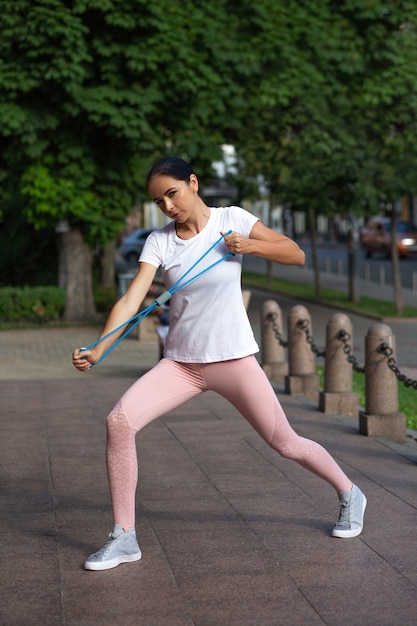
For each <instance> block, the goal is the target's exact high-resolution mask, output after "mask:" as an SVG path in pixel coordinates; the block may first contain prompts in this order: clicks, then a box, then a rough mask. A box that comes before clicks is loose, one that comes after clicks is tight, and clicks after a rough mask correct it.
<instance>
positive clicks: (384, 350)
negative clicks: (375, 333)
mask: <svg viewBox="0 0 417 626" xmlns="http://www.w3.org/2000/svg"><path fill="white" fill-rule="evenodd" d="M378 352H380V353H381V354H384V355H385V356H386V357H387V365H388V367H389V369H390V370H391V371H392V372H394V374H395V376H396V377H397V380H399V381H400V382H402V383H404V385H405V386H406V387H413V389H417V380H412V379H411V378H408V377H407V376H406V375H405V374H401V372H400V370H399V369H398V366H397V362H396V360H395V359H394V357H393V356H392V354H393V353H394V351H393V349H392V348H390V346H389V345H388V344H387V343H385V342H384V343H381V345H380V346H379V348H378Z"/></svg>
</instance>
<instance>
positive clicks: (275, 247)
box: [224, 222, 305, 265]
mask: <svg viewBox="0 0 417 626" xmlns="http://www.w3.org/2000/svg"><path fill="white" fill-rule="evenodd" d="M224 241H225V244H226V246H227V248H228V250H229V251H230V252H233V253H235V254H253V255H254V256H258V257H261V258H262V259H269V260H270V261H274V262H275V263H282V264H283V265H304V261H305V254H304V252H303V250H301V248H300V246H299V245H298V244H297V243H296V242H295V241H293V240H292V239H290V238H289V237H286V236H285V235H282V234H281V233H277V232H275V231H274V230H272V229H271V228H268V227H267V226H265V225H264V224H262V222H256V224H255V225H254V227H253V228H252V230H251V233H250V236H249V237H245V236H243V235H241V234H240V233H237V232H235V231H233V232H232V233H231V234H230V235H225V236H224Z"/></svg>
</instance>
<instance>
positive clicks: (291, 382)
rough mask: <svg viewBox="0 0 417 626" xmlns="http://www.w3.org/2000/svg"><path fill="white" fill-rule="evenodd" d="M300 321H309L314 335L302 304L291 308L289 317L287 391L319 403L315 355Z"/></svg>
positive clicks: (292, 394) (309, 318)
mask: <svg viewBox="0 0 417 626" xmlns="http://www.w3.org/2000/svg"><path fill="white" fill-rule="evenodd" d="M299 320H307V321H308V328H309V331H310V335H313V331H312V325H311V316H310V314H309V312H308V311H307V309H306V308H305V307H304V306H302V305H301V304H297V305H296V306H293V307H292V308H291V311H290V313H289V315H288V369H289V372H288V376H286V377H285V391H286V393H288V394H289V395H291V396H295V395H302V396H306V397H307V398H309V399H310V400H314V401H315V402H317V401H318V396H319V391H320V380H319V377H318V376H317V374H316V373H315V372H316V368H315V360H314V354H313V352H312V350H311V347H310V344H309V343H308V342H307V338H306V334H305V332H304V331H303V330H302V329H301V328H300V327H299V326H298V321H299Z"/></svg>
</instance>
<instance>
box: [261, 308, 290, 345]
mask: <svg viewBox="0 0 417 626" xmlns="http://www.w3.org/2000/svg"><path fill="white" fill-rule="evenodd" d="M266 319H267V320H270V322H271V326H272V330H273V331H274V335H275V339H276V340H277V341H278V343H279V345H280V346H282V347H283V348H286V347H287V346H288V341H285V340H284V339H283V338H282V335H281V332H280V330H279V328H278V324H277V314H276V313H268V315H267V316H266Z"/></svg>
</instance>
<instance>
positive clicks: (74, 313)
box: [58, 228, 96, 322]
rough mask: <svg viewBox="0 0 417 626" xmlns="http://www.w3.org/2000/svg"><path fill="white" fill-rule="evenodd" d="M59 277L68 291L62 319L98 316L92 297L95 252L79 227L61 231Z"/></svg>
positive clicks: (89, 319) (83, 319) (80, 320)
mask: <svg viewBox="0 0 417 626" xmlns="http://www.w3.org/2000/svg"><path fill="white" fill-rule="evenodd" d="M58 238H59V267H60V272H59V276H60V278H59V280H60V284H61V286H62V287H64V288H65V289H66V290H67V297H66V302H65V309H64V315H63V318H64V320H65V321H67V322H86V321H92V320H95V319H96V309H95V306H94V297H93V272H92V265H93V253H92V251H91V249H90V247H89V246H88V245H87V244H86V243H85V241H84V239H83V236H82V233H81V231H80V230H79V229H78V228H72V229H71V230H68V231H67V232H64V233H60V234H59V235H58Z"/></svg>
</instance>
